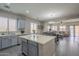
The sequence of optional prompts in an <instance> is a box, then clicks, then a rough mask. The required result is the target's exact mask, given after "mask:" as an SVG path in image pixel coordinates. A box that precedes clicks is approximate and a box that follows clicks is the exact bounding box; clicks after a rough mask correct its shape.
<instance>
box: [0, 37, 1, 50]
mask: <svg viewBox="0 0 79 59" xmlns="http://www.w3.org/2000/svg"><path fill="white" fill-rule="evenodd" d="M0 49H1V38H0Z"/></svg>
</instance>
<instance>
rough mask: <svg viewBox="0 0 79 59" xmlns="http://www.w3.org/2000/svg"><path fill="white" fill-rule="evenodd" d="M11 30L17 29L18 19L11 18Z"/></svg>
mask: <svg viewBox="0 0 79 59" xmlns="http://www.w3.org/2000/svg"><path fill="white" fill-rule="evenodd" d="M9 31H17V20H16V19H9Z"/></svg>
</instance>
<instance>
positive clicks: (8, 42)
mask: <svg viewBox="0 0 79 59" xmlns="http://www.w3.org/2000/svg"><path fill="white" fill-rule="evenodd" d="M6 40H7V42H6V45H7V47H10V46H11V45H12V42H11V39H10V38H9V37H7V39H6Z"/></svg>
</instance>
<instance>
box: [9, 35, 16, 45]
mask: <svg viewBox="0 0 79 59" xmlns="http://www.w3.org/2000/svg"><path fill="white" fill-rule="evenodd" d="M10 38H11V40H12V45H16V44H17V37H16V36H11V37H10Z"/></svg>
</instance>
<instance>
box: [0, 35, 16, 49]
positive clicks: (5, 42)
mask: <svg viewBox="0 0 79 59" xmlns="http://www.w3.org/2000/svg"><path fill="white" fill-rule="evenodd" d="M13 45H17V36H5V37H0V49H3V48H7V47H10V46H13Z"/></svg>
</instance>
